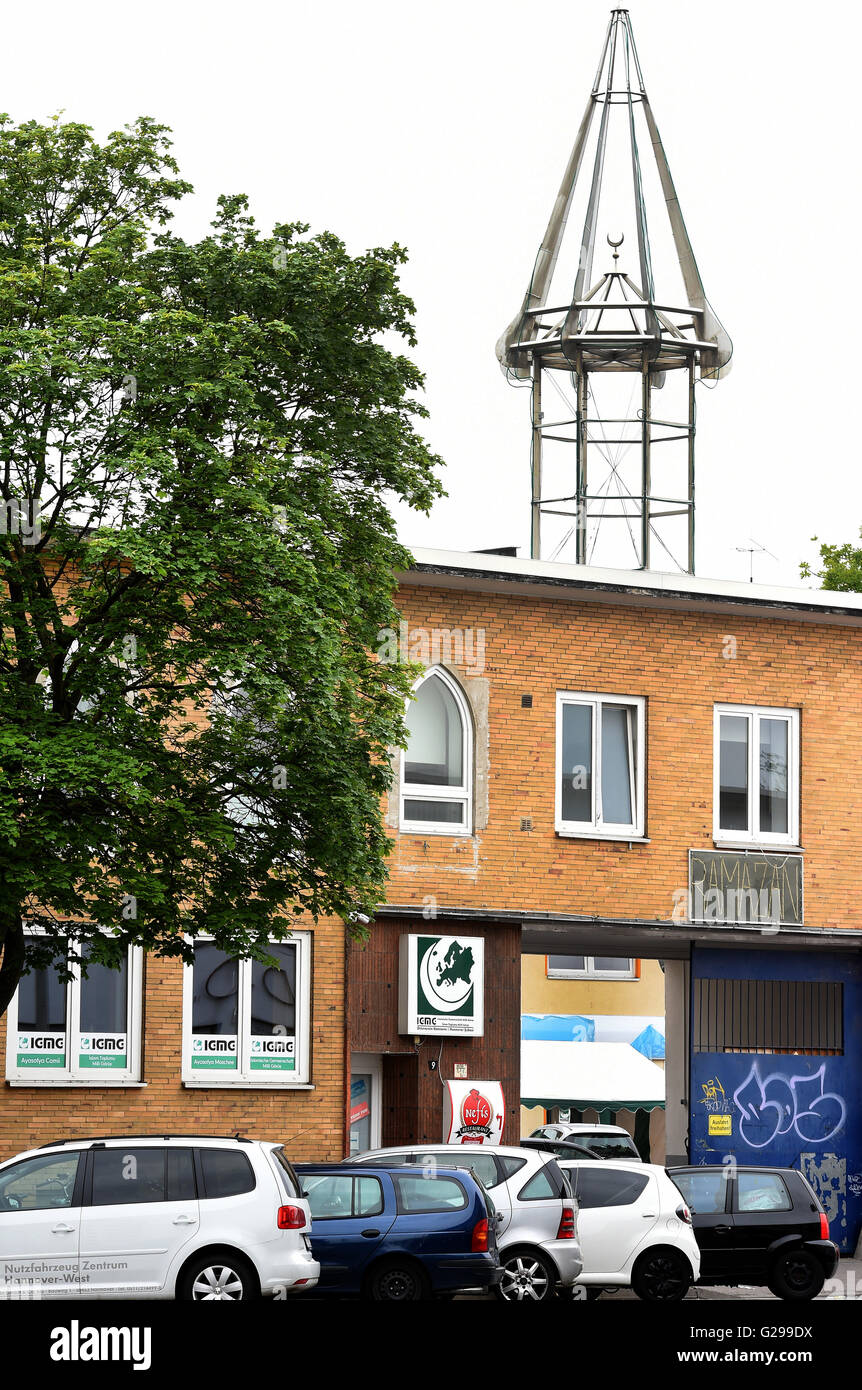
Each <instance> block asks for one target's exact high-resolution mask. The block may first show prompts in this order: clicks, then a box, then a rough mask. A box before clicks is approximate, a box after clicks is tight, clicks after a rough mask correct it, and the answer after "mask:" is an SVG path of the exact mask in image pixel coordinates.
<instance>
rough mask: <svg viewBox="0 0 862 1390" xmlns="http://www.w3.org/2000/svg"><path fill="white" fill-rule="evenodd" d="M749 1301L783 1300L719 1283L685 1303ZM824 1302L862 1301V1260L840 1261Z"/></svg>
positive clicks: (624, 1292) (624, 1293) (619, 1295)
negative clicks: (826, 1300) (827, 1300)
mask: <svg viewBox="0 0 862 1390" xmlns="http://www.w3.org/2000/svg"><path fill="white" fill-rule="evenodd" d="M599 1297H600V1299H602V1300H604V1301H606V1302H609V1301H610V1300H611V1299H614V1298H615V1299H621V1300H623V1301H625V1300H627V1299H630V1298H635V1297H636V1295H635V1294H633V1293H632V1291H631V1289H618V1290H617V1291H616V1292H613V1293H611V1292H607V1293H603V1294H600V1296H599ZM749 1299H757V1300H758V1301H759V1300H760V1299H769V1300H771V1301H772V1302H773V1303H780V1302H782V1301H783V1300H781V1299H778V1298H776V1297H775V1295H774V1294H771V1293H770V1292H769V1289H767V1288H763V1287H762V1286H760V1285H758V1286H751V1285H746V1284H740V1285H739V1286H737V1287H735V1288H730V1287H729V1286H724V1285H719V1284H716V1285H715V1286H710V1287H695V1288H693V1289H692V1290H691V1291H690V1292H689V1293H687V1294H686V1300H688V1301H692V1302H693V1301H695V1300H696V1301H698V1302H703V1303H710V1302H712V1303H721V1302H724V1301H742V1302H747V1301H748V1300H749ZM824 1299H832V1300H838V1301H841V1302H844V1301H847V1300H858V1301H862V1260H855V1259H854V1260H851V1259H846V1260H841V1261H840V1262H839V1265H838V1268H837V1269H836V1271H835V1273H834V1275H833V1276H832V1278H831V1279H827V1281H826V1283H825V1285H824V1287H823V1292H822V1293H821V1294H818V1295H817V1301H818V1302H819V1301H821V1300H824Z"/></svg>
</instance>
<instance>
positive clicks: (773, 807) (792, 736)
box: [713, 705, 799, 845]
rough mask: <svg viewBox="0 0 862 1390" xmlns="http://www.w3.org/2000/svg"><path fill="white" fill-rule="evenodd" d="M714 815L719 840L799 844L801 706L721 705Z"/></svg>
mask: <svg viewBox="0 0 862 1390" xmlns="http://www.w3.org/2000/svg"><path fill="white" fill-rule="evenodd" d="M713 817H714V838H715V839H716V840H724V841H731V842H739V843H743V844H749V843H750V844H762V845H774V844H796V843H798V839H799V711H798V710H792V709H771V708H769V707H759V706H755V705H716V707H715V750H714V811H713Z"/></svg>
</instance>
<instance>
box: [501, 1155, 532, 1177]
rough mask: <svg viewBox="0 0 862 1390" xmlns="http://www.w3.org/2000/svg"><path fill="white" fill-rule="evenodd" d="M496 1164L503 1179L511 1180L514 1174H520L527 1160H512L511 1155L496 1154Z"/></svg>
mask: <svg viewBox="0 0 862 1390" xmlns="http://www.w3.org/2000/svg"><path fill="white" fill-rule="evenodd" d="M497 1162H498V1163H499V1164H500V1167H501V1168H502V1169H503V1177H504V1178H513V1177H514V1176H515V1174H516V1173H520V1171H521V1169H522V1168H523V1166H524V1164H525V1163H526V1162H527V1160H526V1159H525V1158H513V1157H512V1155H511V1154H498V1155H497Z"/></svg>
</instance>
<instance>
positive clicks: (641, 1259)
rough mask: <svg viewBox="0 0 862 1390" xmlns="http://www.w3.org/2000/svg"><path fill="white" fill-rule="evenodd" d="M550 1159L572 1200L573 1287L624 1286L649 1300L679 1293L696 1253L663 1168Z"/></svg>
mask: <svg viewBox="0 0 862 1390" xmlns="http://www.w3.org/2000/svg"><path fill="white" fill-rule="evenodd" d="M557 1162H558V1163H559V1165H560V1167H561V1168H562V1169H563V1171H564V1172H565V1173H566V1174H567V1175H568V1177H569V1181H570V1182H571V1184H572V1187H573V1190H574V1193H575V1197H576V1198H577V1203H578V1236H579V1239H580V1243H581V1257H582V1259H583V1269H582V1271H581V1274H580V1277H579V1279H578V1284H579V1285H580V1286H582V1287H583V1288H585V1289H587V1290H596V1293H595V1294H594V1295H593V1296H594V1297H597V1296H598V1290H600V1289H601V1288H608V1287H613V1286H618V1285H622V1286H624V1287H625V1286H628V1285H630V1286H631V1288H632V1289H634V1291H635V1293H636V1294H637V1296H638V1298H643V1299H647V1300H648V1301H649V1302H653V1303H664V1302H673V1301H675V1300H677V1299H680V1298H684V1297H685V1295H686V1294H687V1293H688V1290H689V1289H690V1287H691V1285H692V1284H694V1283H696V1282H697V1280H698V1279H699V1278H700V1250H699V1249H698V1244H697V1241H696V1240H695V1237H694V1231H693V1229H692V1224H691V1212H690V1211H689V1209H688V1207H687V1206H686V1203H685V1198H684V1197H683V1195H682V1193H681V1192H680V1190H679V1188H678V1187H677V1186H676V1184H675V1183H674V1182H673V1181H672V1180H671V1179H670V1178H669V1177H668V1175H667V1173H666V1172H665V1170H664V1168H661V1167H659V1165H658V1164H655V1163H639V1164H634V1163H632V1162H627V1161H626V1160H624V1159H606V1160H605V1161H604V1162H601V1163H591V1162H589V1161H588V1160H585V1161H579V1160H577V1159H571V1160H569V1159H558V1160H557ZM576 1296H578V1295H576Z"/></svg>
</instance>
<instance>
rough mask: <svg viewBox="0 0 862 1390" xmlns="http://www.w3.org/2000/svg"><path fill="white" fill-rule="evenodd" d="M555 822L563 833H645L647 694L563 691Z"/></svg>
mask: <svg viewBox="0 0 862 1390" xmlns="http://www.w3.org/2000/svg"><path fill="white" fill-rule="evenodd" d="M556 828H557V831H558V833H560V834H563V835H587V836H591V837H595V836H606V837H608V838H617V839H619V838H628V837H633V836H638V837H640V836H642V835H643V833H644V700H643V699H642V698H640V697H631V698H622V697H621V696H619V695H596V694H583V693H572V692H568V691H560V692H558V694H557V773H556Z"/></svg>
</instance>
